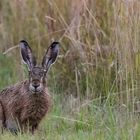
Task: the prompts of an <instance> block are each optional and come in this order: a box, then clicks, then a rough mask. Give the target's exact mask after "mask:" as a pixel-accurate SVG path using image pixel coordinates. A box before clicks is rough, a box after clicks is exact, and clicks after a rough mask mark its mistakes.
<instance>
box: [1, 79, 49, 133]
mask: <svg viewBox="0 0 140 140" xmlns="http://www.w3.org/2000/svg"><path fill="white" fill-rule="evenodd" d="M28 85H29V81H28V80H26V81H24V82H21V83H19V84H16V85H14V86H11V87H9V88H7V89H4V90H3V91H2V92H1V94H0V103H1V106H0V111H1V112H0V114H1V116H0V117H1V118H0V120H1V122H2V124H3V127H5V128H7V129H9V130H10V131H17V130H20V129H22V130H24V131H27V130H28V129H30V130H31V131H33V130H34V129H35V128H36V127H37V126H38V124H39V122H40V121H41V119H42V118H43V117H44V116H45V114H46V113H47V111H48V109H49V106H50V98H49V94H48V91H47V89H46V88H45V89H44V90H43V92H42V93H39V94H33V93H31V92H30V91H29V88H28ZM30 130H29V131H30Z"/></svg>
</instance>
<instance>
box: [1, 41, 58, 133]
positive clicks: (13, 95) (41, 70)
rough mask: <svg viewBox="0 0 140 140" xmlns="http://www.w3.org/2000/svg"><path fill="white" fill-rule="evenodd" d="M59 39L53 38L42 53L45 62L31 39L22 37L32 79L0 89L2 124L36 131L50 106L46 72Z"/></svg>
mask: <svg viewBox="0 0 140 140" xmlns="http://www.w3.org/2000/svg"><path fill="white" fill-rule="evenodd" d="M59 46H60V45H59V43H58V42H53V43H52V44H51V45H50V47H49V48H48V50H47V52H46V54H45V56H44V57H43V61H42V66H37V65H36V59H35V57H34V56H33V54H32V50H31V48H30V47H29V45H28V43H27V42H26V41H24V40H22V41H20V45H19V47H20V51H21V56H22V59H23V61H24V63H25V64H27V66H28V70H29V79H28V80H25V81H22V82H20V83H17V84H15V85H13V86H10V87H8V88H6V89H4V90H3V91H1V93H0V125H1V128H2V129H3V128H5V129H8V130H9V131H11V132H14V133H17V132H18V131H21V132H27V131H30V132H32V133H33V132H34V130H35V129H36V128H37V127H38V125H39V123H40V121H41V120H42V118H43V117H44V116H45V114H46V113H47V111H48V109H49V106H50V98H49V93H48V90H47V87H46V81H45V76H46V74H47V72H48V70H49V68H50V66H51V65H52V64H53V63H54V62H55V60H56V58H57V55H58V52H59Z"/></svg>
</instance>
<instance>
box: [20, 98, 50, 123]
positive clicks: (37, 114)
mask: <svg viewBox="0 0 140 140" xmlns="http://www.w3.org/2000/svg"><path fill="white" fill-rule="evenodd" d="M23 108H24V109H23V111H22V113H21V118H22V120H24V119H27V120H29V121H37V120H38V121H39V120H41V119H42V118H43V117H44V116H45V114H46V113H47V111H48V109H49V101H48V99H46V98H43V97H42V98H32V100H29V101H28V102H25V103H24V107H23Z"/></svg>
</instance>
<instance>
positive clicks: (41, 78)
mask: <svg viewBox="0 0 140 140" xmlns="http://www.w3.org/2000/svg"><path fill="white" fill-rule="evenodd" d="M20 50H21V56H22V59H23V61H24V63H25V64H27V66H28V70H29V90H30V91H31V92H32V93H41V92H42V91H43V89H44V85H45V83H46V82H45V76H46V73H47V72H48V70H49V68H50V66H51V65H52V64H53V63H54V62H55V60H56V58H57V55H58V51H59V43H58V42H53V43H52V44H51V45H50V47H49V48H48V50H47V52H46V53H45V55H44V57H43V60H42V65H41V66H37V65H36V59H35V57H34V56H33V54H32V50H31V48H30V47H29V45H28V43H27V42H26V41H24V40H22V41H20Z"/></svg>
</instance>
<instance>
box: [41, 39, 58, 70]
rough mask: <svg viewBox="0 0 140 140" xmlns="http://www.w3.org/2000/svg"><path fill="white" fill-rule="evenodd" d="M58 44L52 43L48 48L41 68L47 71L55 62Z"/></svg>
mask: <svg viewBox="0 0 140 140" xmlns="http://www.w3.org/2000/svg"><path fill="white" fill-rule="evenodd" d="M59 46H60V44H59V42H53V43H52V44H51V45H50V47H49V48H48V50H47V52H46V54H45V56H44V57H43V61H42V67H43V68H44V69H45V70H46V72H47V71H48V69H49V68H50V66H51V65H52V64H53V63H54V62H55V60H56V58H57V56H58V52H59Z"/></svg>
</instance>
